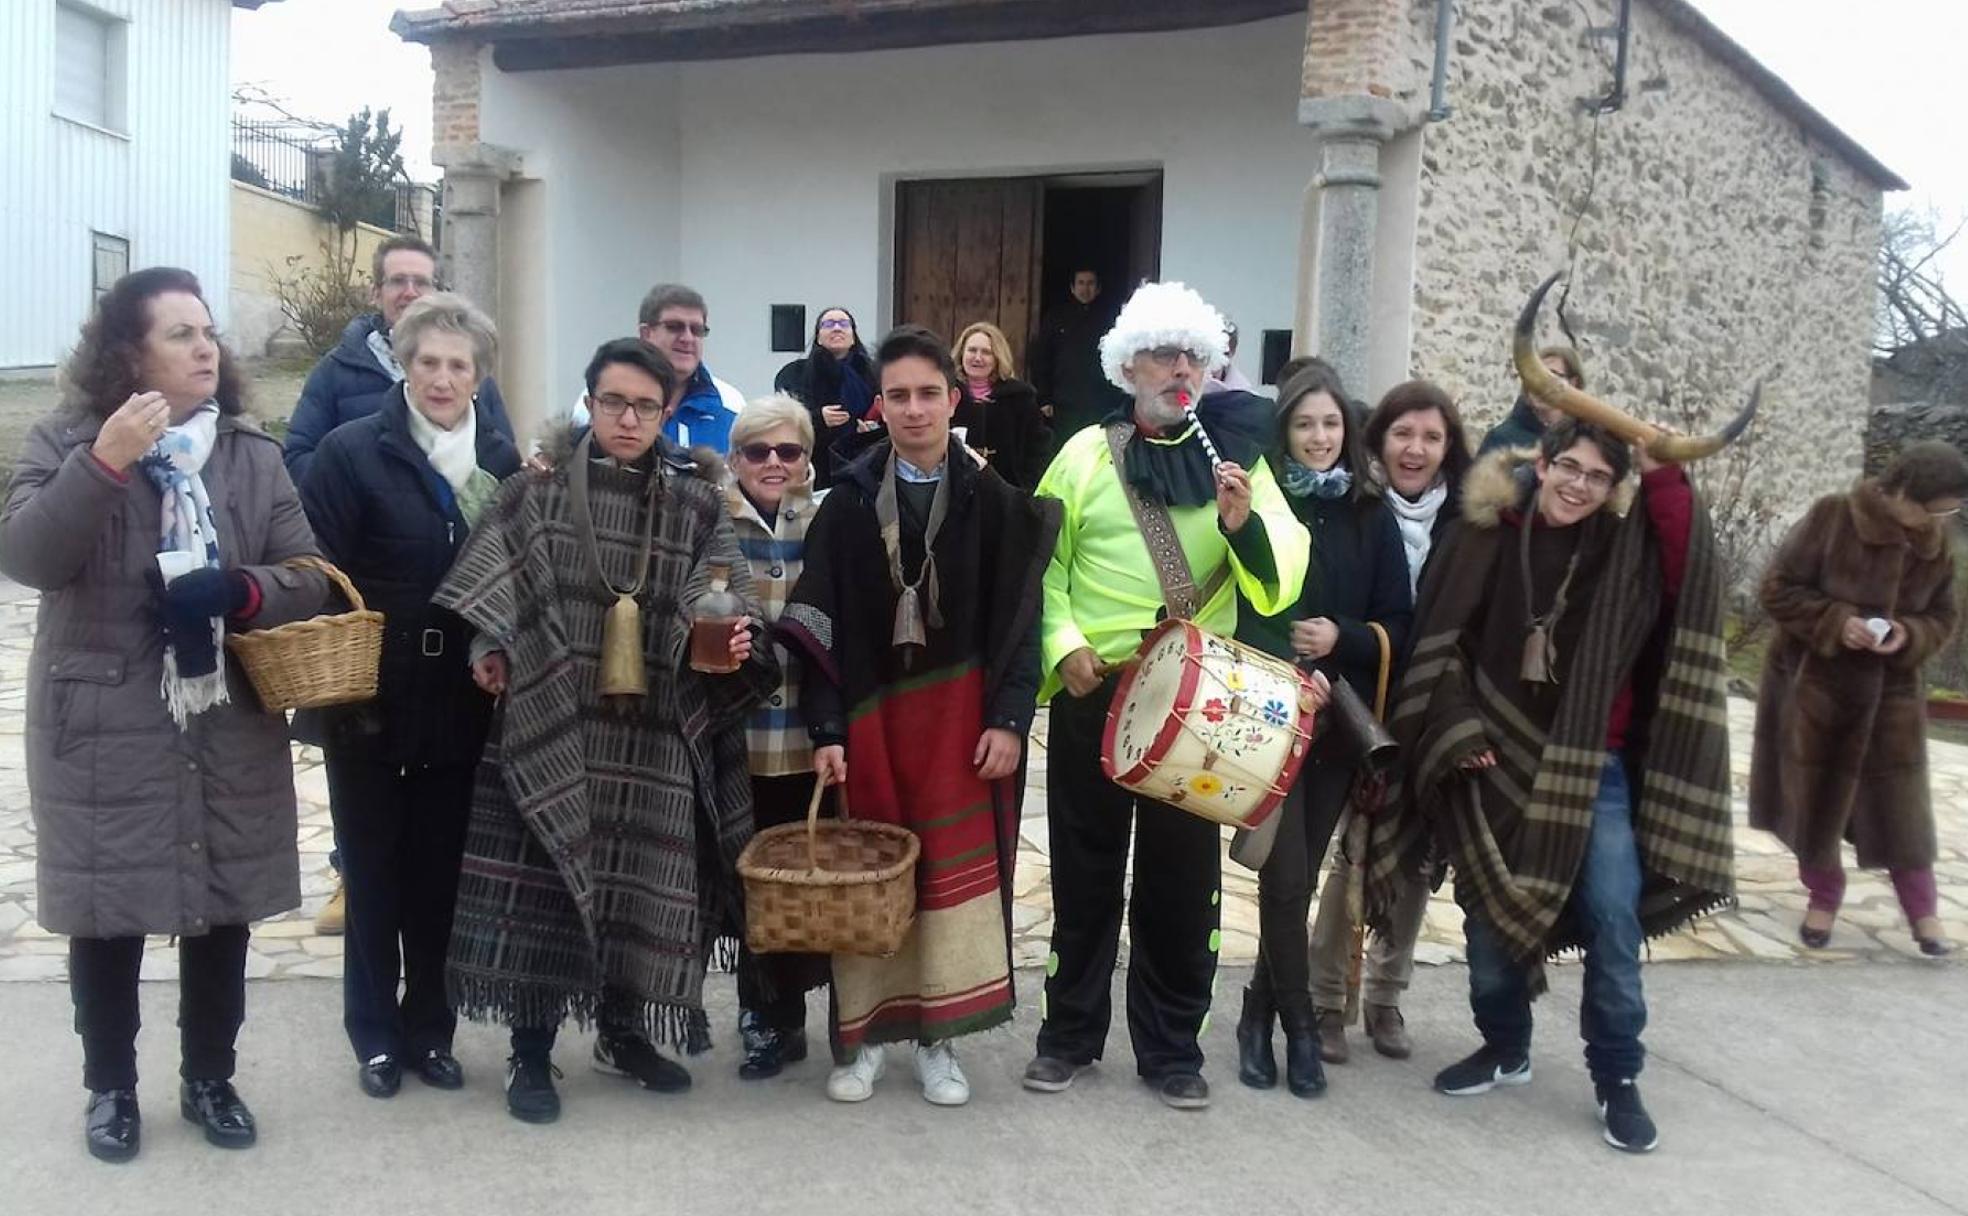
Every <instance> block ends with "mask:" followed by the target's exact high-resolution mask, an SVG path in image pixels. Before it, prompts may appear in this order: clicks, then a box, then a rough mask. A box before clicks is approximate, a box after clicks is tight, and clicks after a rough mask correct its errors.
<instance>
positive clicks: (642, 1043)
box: [594, 1033, 690, 1094]
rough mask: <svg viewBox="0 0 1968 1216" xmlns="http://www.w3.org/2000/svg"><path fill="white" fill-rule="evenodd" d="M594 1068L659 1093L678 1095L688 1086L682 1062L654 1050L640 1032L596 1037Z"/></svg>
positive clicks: (688, 1077) (688, 1081)
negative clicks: (625, 1078) (638, 1033)
mask: <svg viewBox="0 0 1968 1216" xmlns="http://www.w3.org/2000/svg"><path fill="white" fill-rule="evenodd" d="M594 1068H595V1071H596V1072H599V1073H606V1074H608V1075H609V1076H611V1077H627V1078H628V1079H630V1080H631V1081H634V1082H635V1083H636V1084H638V1085H640V1086H642V1087H643V1088H644V1089H653V1090H655V1091H656V1092H657V1093H659V1094H680V1093H682V1092H683V1091H684V1090H686V1089H689V1088H690V1073H689V1072H688V1071H687V1070H685V1068H684V1067H683V1065H681V1064H679V1063H677V1062H676V1061H675V1060H672V1059H670V1058H669V1057H667V1056H665V1055H663V1054H662V1053H661V1052H659V1051H657V1050H656V1047H655V1045H654V1044H652V1043H651V1042H650V1041H649V1040H648V1039H645V1038H643V1037H642V1036H641V1035H635V1034H629V1035H620V1036H617V1035H612V1034H606V1033H604V1034H602V1035H600V1036H598V1037H597V1038H596V1039H595V1049H594Z"/></svg>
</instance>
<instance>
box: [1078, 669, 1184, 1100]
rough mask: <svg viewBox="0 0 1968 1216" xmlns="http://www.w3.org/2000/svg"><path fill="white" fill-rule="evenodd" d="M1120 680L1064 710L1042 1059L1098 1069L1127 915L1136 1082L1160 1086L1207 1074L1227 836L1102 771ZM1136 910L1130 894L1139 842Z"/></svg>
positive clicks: (1130, 1023)
mask: <svg viewBox="0 0 1968 1216" xmlns="http://www.w3.org/2000/svg"><path fill="white" fill-rule="evenodd" d="M1115 684H1116V680H1113V679H1109V680H1108V681H1106V682H1105V683H1103V684H1102V685H1101V686H1100V688H1099V689H1098V690H1096V691H1095V692H1093V693H1092V694H1091V695H1089V696H1086V697H1074V696H1071V695H1069V694H1067V693H1064V692H1062V693H1060V694H1059V695H1058V696H1056V697H1054V698H1053V700H1052V724H1051V728H1050V740H1049V746H1048V749H1047V751H1048V756H1047V761H1046V763H1047V766H1048V767H1047V773H1046V800H1047V803H1048V812H1047V838H1048V840H1049V841H1050V843H1051V848H1052V910H1053V930H1052V956H1051V957H1050V958H1049V959H1047V961H1046V971H1047V978H1046V985H1045V1022H1044V1024H1043V1025H1041V1026H1040V1027H1039V1054H1040V1055H1046V1056H1056V1057H1058V1058H1060V1059H1064V1060H1069V1061H1071V1062H1073V1063H1075V1064H1087V1063H1090V1062H1092V1061H1094V1060H1097V1059H1099V1058H1100V1056H1101V1053H1102V1051H1103V1050H1104V1048H1105V1046H1106V1042H1107V1024H1108V1021H1109V1019H1110V1017H1111V1016H1112V1008H1111V1006H1112V1003H1113V1002H1112V998H1111V995H1110V994H1111V991H1112V984H1113V978H1114V962H1115V959H1116V957H1117V955H1118V954H1119V951H1120V939H1121V910H1122V907H1123V905H1124V904H1125V905H1126V907H1127V911H1128V928H1129V934H1130V945H1129V951H1128V973H1127V1021H1128V1037H1129V1039H1130V1040H1131V1041H1132V1043H1133V1045H1134V1060H1135V1068H1136V1070H1137V1071H1138V1072H1139V1073H1140V1074H1141V1075H1142V1076H1144V1077H1148V1078H1151V1079H1157V1078H1161V1077H1165V1076H1170V1075H1173V1074H1176V1073H1194V1072H1200V1071H1201V1070H1202V1067H1203V1050H1202V1047H1201V1046H1200V1045H1199V1044H1198V1043H1197V1041H1196V1039H1197V1035H1198V1034H1200V1033H1201V1030H1202V1024H1203V1019H1204V1018H1205V1017H1207V1016H1208V1015H1209V1007H1210V989H1211V987H1212V986H1213V985H1214V983H1215V981H1216V951H1217V948H1218V946H1219V945H1220V936H1219V933H1218V928H1219V926H1220V924H1221V920H1222V911H1223V910H1222V907H1221V904H1222V890H1221V880H1222V862H1221V854H1220V847H1221V846H1220V840H1221V832H1220V830H1219V829H1218V828H1217V826H1216V825H1215V824H1213V823H1210V822H1209V821H1208V820H1205V819H1200V818H1198V817H1196V816H1194V815H1191V814H1188V813H1187V812H1184V811H1179V810H1176V809H1175V808H1174V807H1172V806H1168V805H1167V804H1165V803H1160V802H1155V801H1153V800H1151V799H1147V798H1137V797H1136V796H1135V795H1134V794H1131V793H1129V792H1128V791H1127V790H1124V789H1122V788H1121V787H1120V786H1118V785H1115V784H1114V783H1113V782H1111V781H1109V780H1108V779H1107V778H1106V776H1105V775H1103V774H1102V773H1101V771H1100V734H1101V729H1102V727H1103V726H1104V724H1105V722H1106V716H1107V706H1108V702H1109V701H1110V700H1112V698H1113V695H1114V687H1115ZM1130 828H1131V829H1133V835H1134V899H1133V901H1132V902H1131V903H1130V902H1128V901H1127V900H1126V898H1125V895H1124V893H1123V890H1124V888H1123V883H1124V880H1125V878H1126V870H1127V856H1128V835H1129V829H1130Z"/></svg>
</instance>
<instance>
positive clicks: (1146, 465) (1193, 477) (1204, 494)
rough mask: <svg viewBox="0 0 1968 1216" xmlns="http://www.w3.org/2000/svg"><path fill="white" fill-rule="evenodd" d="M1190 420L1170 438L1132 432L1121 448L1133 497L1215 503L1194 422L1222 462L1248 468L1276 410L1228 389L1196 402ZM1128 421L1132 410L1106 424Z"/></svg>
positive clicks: (1260, 452) (1252, 396) (1212, 481)
mask: <svg viewBox="0 0 1968 1216" xmlns="http://www.w3.org/2000/svg"><path fill="white" fill-rule="evenodd" d="M1195 414H1196V419H1197V421H1196V422H1192V423H1190V424H1188V425H1187V426H1186V427H1184V428H1183V429H1181V430H1179V431H1177V432H1176V433H1174V434H1173V435H1167V436H1150V435H1148V434H1146V433H1145V432H1142V431H1140V430H1136V431H1135V433H1134V437H1133V438H1132V439H1130V440H1128V446H1127V455H1126V461H1127V479H1128V484H1129V485H1131V486H1133V487H1134V490H1135V493H1137V494H1140V495H1141V496H1142V497H1143V498H1145V499H1148V500H1149V501H1152V502H1160V503H1163V504H1165V505H1167V506H1171V507H1200V506H1202V505H1203V504H1205V503H1212V502H1215V501H1216V470H1215V468H1214V467H1213V466H1212V465H1211V463H1210V457H1209V452H1208V450H1207V449H1205V448H1204V447H1203V441H1202V439H1201V437H1200V436H1198V435H1197V433H1196V430H1197V426H1198V425H1199V424H1200V426H1201V428H1202V429H1203V430H1204V431H1207V432H1208V433H1209V437H1210V441H1211V442H1213V443H1214V444H1215V445H1216V450H1217V453H1218V454H1219V455H1221V456H1222V458H1223V459H1225V460H1228V461H1230V462H1231V463H1233V464H1236V465H1240V466H1242V467H1243V468H1244V469H1246V470H1249V469H1253V468H1255V467H1256V465H1257V461H1258V460H1259V459H1260V458H1261V456H1262V455H1263V452H1264V447H1265V444H1266V443H1267V442H1268V441H1269V439H1270V437H1271V432H1272V431H1273V430H1274V429H1275V424H1276V419H1277V406H1276V404H1275V403H1273V402H1272V401H1271V400H1270V399H1268V398H1265V397H1260V396H1258V395H1257V394H1256V393H1247V392H1243V391H1241V390H1236V389H1232V390H1228V391H1225V392H1220V393H1209V394H1206V395H1205V396H1204V397H1203V399H1202V400H1200V401H1198V402H1197V403H1196V409H1195ZM1132 419H1133V407H1132V406H1129V407H1128V408H1126V409H1123V410H1117V411H1115V412H1114V413H1112V414H1110V415H1108V416H1107V418H1106V421H1107V422H1109V423H1112V422H1127V421H1131V420H1132Z"/></svg>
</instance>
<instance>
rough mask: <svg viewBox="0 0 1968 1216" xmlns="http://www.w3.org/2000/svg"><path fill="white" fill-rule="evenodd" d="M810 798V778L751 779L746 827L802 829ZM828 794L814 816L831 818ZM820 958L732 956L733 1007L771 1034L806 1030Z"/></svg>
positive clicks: (820, 974)
mask: <svg viewBox="0 0 1968 1216" xmlns="http://www.w3.org/2000/svg"><path fill="white" fill-rule="evenodd" d="M812 797H813V774H812V773H793V774H790V775H788V776H784V777H757V776H755V777H753V778H752V821H753V824H754V826H756V827H757V828H758V830H760V831H764V830H765V829H766V828H772V827H778V826H779V825H780V824H785V823H805V822H806V805H807V803H808V802H809V801H810V800H811V799H812ZM833 805H834V791H833V790H831V789H830V790H828V791H827V792H826V794H825V796H824V797H823V798H822V799H821V801H820V814H821V815H822V816H824V817H832V815H833ZM827 976H828V971H827V956H826V955H824V954H753V953H752V952H751V950H750V949H749V948H741V949H740V951H739V954H738V1007H739V1008H740V1009H742V1010H744V1011H745V1012H747V1013H755V1014H758V1015H759V1017H760V1018H761V1019H763V1020H764V1022H765V1024H766V1025H767V1026H768V1027H770V1028H771V1029H773V1030H799V1029H801V1028H803V1027H804V1026H805V1025H806V994H807V991H808V990H809V989H812V988H818V987H820V986H821V985H823V984H825V983H826V982H827Z"/></svg>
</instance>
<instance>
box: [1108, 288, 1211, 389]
mask: <svg viewBox="0 0 1968 1216" xmlns="http://www.w3.org/2000/svg"><path fill="white" fill-rule="evenodd" d="M1228 330H1229V322H1227V321H1225V320H1224V319H1223V314H1222V313H1220V312H1218V311H1216V309H1214V308H1211V307H1210V305H1209V301H1207V300H1205V299H1203V297H1201V296H1200V295H1197V294H1196V293H1195V292H1194V291H1193V290H1191V289H1190V288H1188V287H1185V286H1184V285H1182V284H1181V283H1143V284H1142V285H1141V287H1140V288H1139V289H1138V290H1137V291H1136V292H1135V293H1134V295H1133V296H1132V297H1131V298H1130V299H1129V300H1128V302H1127V306H1126V307H1125V308H1123V309H1121V315H1120V316H1118V317H1115V318H1114V328H1112V329H1110V330H1108V331H1107V336H1106V337H1104V338H1102V339H1101V340H1100V367H1101V370H1102V371H1105V372H1106V373H1107V379H1108V380H1109V381H1111V382H1112V383H1113V385H1114V387H1115V388H1118V389H1121V390H1123V391H1132V389H1133V386H1132V385H1130V384H1129V383H1128V382H1127V377H1126V376H1124V375H1122V374H1121V369H1122V368H1124V367H1126V366H1127V365H1128V362H1129V361H1130V360H1132V359H1133V358H1134V356H1135V353H1136V352H1137V351H1144V350H1153V349H1155V348H1156V347H1157V346H1180V347H1182V348H1183V349H1184V350H1190V351H1194V352H1195V353H1196V355H1197V357H1198V358H1200V359H1201V360H1202V364H1203V368H1204V370H1206V371H1207V370H1209V369H1211V368H1215V367H1220V366H1222V364H1223V361H1224V360H1225V359H1227V358H1228V357H1229V355H1230V335H1229V333H1228Z"/></svg>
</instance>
